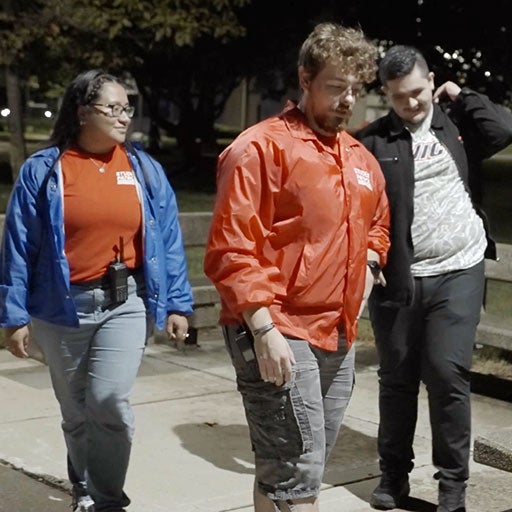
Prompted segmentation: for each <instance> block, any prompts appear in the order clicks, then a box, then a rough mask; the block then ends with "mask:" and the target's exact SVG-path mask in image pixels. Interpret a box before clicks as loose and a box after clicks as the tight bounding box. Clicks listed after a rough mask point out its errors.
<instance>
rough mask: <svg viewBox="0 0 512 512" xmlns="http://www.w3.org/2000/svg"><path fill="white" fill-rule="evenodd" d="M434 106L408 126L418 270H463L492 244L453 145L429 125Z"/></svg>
mask: <svg viewBox="0 0 512 512" xmlns="http://www.w3.org/2000/svg"><path fill="white" fill-rule="evenodd" d="M431 119H432V112H431V113H430V115H429V116H427V118H426V119H425V120H424V122H423V123H422V124H421V125H420V126H415V127H412V126H408V128H409V130H410V132H411V135H412V151H413V156H414V219H413V222H412V226H411V235H412V241H413V246H414V261H413V264H412V266H411V271H412V274H413V275H414V276H418V277H425V276H433V275H439V274H444V273H446V272H452V271H454V270H462V269H465V268H470V267H472V266H473V265H476V264H477V263H478V262H479V261H481V260H482V259H483V257H484V252H485V248H486V245H487V242H486V238H485V230H484V227H483V223H482V220H481V218H480V217H479V216H478V214H477V213H476V211H475V209H474V208H473V205H472V203H471V199H470V197H469V194H468V192H467V191H466V188H465V187H464V183H463V181H462V179H461V178H460V175H459V173H458V171H457V167H456V165H455V162H454V160H453V158H452V156H451V154H450V152H449V151H448V149H447V148H446V147H445V146H444V145H443V144H442V143H441V141H439V139H438V138H437V137H436V136H435V135H434V133H433V132H432V131H431V129H430V123H431Z"/></svg>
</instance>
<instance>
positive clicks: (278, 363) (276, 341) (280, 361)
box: [254, 327, 295, 386]
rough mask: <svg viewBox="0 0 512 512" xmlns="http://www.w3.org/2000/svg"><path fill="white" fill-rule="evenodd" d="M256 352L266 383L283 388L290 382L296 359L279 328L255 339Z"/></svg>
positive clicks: (262, 376)
mask: <svg viewBox="0 0 512 512" xmlns="http://www.w3.org/2000/svg"><path fill="white" fill-rule="evenodd" d="M254 352H255V354H256V358H257V360H258V366H259V369H260V374H261V378H262V379H263V380H264V381H265V382H271V383H272V384H275V385H276V386H282V385H283V384H284V383H285V382H289V381H290V379H291V377H292V366H293V365H294V364H295V358H294V357H293V351H292V349H291V348H290V344H289V343H288V341H287V340H286V338H285V337H284V336H283V335H282V334H281V333H280V332H279V330H278V329H277V328H275V327H274V328H273V329H271V330H270V331H268V332H266V333H265V334H260V335H257V336H255V337H254Z"/></svg>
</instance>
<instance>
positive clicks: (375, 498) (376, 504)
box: [370, 473, 411, 510]
mask: <svg viewBox="0 0 512 512" xmlns="http://www.w3.org/2000/svg"><path fill="white" fill-rule="evenodd" d="M409 492H411V489H410V487H409V477H408V475H407V474H405V475H404V474H396V473H382V476H381V478H380V483H379V485H378V486H377V487H376V488H375V490H374V491H373V492H372V495H371V498H370V505H371V506H372V507H373V508H376V509H378V510H391V509H393V508H397V507H398V505H399V504H400V502H401V500H402V499H403V498H405V497H407V496H409Z"/></svg>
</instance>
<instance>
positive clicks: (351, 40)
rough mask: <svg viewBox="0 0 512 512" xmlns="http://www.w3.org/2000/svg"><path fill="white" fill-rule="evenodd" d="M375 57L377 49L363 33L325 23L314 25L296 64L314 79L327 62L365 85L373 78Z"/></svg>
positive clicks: (335, 24) (375, 63) (375, 69)
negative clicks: (341, 68)
mask: <svg viewBox="0 0 512 512" xmlns="http://www.w3.org/2000/svg"><path fill="white" fill-rule="evenodd" d="M377 54H378V51H377V46H376V45H375V44H374V43H373V42H371V41H370V40H369V39H368V38H367V37H366V36H365V35H364V33H363V31H362V30H360V29H356V28H349V27H344V26H343V25H339V24H337V23H331V22H326V23H320V24H318V25H316V27H315V28H314V29H313V31H312V32H311V33H310V34H309V36H308V37H307V39H306V40H305V41H304V43H303V44H302V47H301V49H300V52H299V62H298V64H299V66H303V67H304V69H305V71H306V72H307V73H308V74H309V75H310V76H311V78H315V76H316V75H317V74H318V73H319V72H320V71H321V70H322V69H323V68H324V66H325V65H326V63H327V62H337V63H340V64H341V65H342V66H343V67H344V68H345V69H346V72H347V74H352V75H354V77H356V79H357V80H358V81H359V82H362V83H366V84H368V83H370V82H373V81H374V80H375V78H376V71H377Z"/></svg>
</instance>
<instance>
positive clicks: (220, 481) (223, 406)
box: [0, 340, 512, 512]
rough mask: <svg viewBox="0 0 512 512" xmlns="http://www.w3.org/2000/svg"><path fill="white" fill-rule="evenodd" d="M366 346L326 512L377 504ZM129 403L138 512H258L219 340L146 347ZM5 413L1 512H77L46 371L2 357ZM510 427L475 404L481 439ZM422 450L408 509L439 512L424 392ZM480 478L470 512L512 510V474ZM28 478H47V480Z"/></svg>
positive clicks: (0, 397)
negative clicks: (183, 347)
mask: <svg viewBox="0 0 512 512" xmlns="http://www.w3.org/2000/svg"><path fill="white" fill-rule="evenodd" d="M358 349H359V351H358V356H357V367H358V369H357V377H356V387H355V390H354V395H353V398H352V401H351V404H350V406H349V409H348V412H347V415H346V418H345V421H344V426H343V428H342V432H341V434H340V438H339V442H338V444H337V446H336V448H335V450H334V453H333V455H332V457H331V459H330V461H329V464H328V468H327V472H326V475H325V480H324V482H325V483H324V488H323V490H322V493H321V499H320V503H321V510H322V512H361V511H368V510H372V509H371V508H370V506H369V504H368V499H369V496H370V493H371V491H372V490H373V488H374V487H375V486H376V485H377V482H378V478H379V469H378V464H377V455H376V439H375V438H376V433H377V426H378V408H377V377H376V360H375V354H374V350H373V347H369V346H367V345H360V346H359V345H358ZM132 404H133V405H134V410H135V416H136V432H135V438H134V446H133V453H132V460H131V464H130V469H129V473H128V479H127V483H126V492H127V493H128V494H129V496H130V497H131V499H132V505H131V506H130V507H129V508H128V510H129V511H130V512H228V511H230V512H234V511H245V512H249V511H250V510H252V506H251V502H252V501H251V492H252V491H251V490H252V483H253V477H252V471H253V463H252V453H251V450H250V445H249V441H248V430H247V426H246V423H245V417H244V412H243V408H242V404H241V400H240V397H239V395H238V392H237V391H236V388H235V381H234V372H233V369H232V367H231V364H230V363H229V361H228V358H227V355H226V353H225V351H224V348H223V344H222V342H220V341H219V340H216V341H215V340H214V341H208V342H204V343H202V345H201V346H200V347H199V348H197V349H189V350H186V351H178V350H177V349H175V348H173V347H169V346H168V345H160V344H151V345H149V346H148V349H147V352H146V355H145V357H144V362H143V365H142V367H141V370H140V373H139V376H138V378H137V383H136V387H135V390H134V393H133V397H132ZM0 408H1V416H0V461H1V462H3V463H4V465H3V466H0V511H1V512H4V511H5V512H32V511H33V512H46V511H56V512H65V511H66V512H69V497H68V496H67V495H66V493H65V492H64V491H65V485H66V484H65V482H66V468H65V449H64V441H63V438H62V434H61V431H60V426H59V423H60V415H59V410H58V405H57V402H56V400H55V398H54V396H53V391H52V389H51V385H50V380H49V376H48V370H47V368H46V366H44V365H43V364H41V363H38V362H37V361H34V360H18V359H15V358H13V357H12V356H11V355H10V354H9V353H8V352H7V351H5V350H0ZM510 425H512V407H511V406H510V404H509V403H505V402H500V401H498V400H493V399H489V398H485V397H481V396H478V395H473V434H474V435H475V436H476V435H478V434H479V433H481V432H485V431H487V430H490V429H493V428H502V427H506V426H510ZM415 452H416V467H415V469H414V470H413V472H412V474H411V488H412V490H411V496H412V497H411V498H410V500H409V502H408V503H407V508H406V509H401V510H409V511H419V512H435V510H436V506H435V504H436V502H437V482H436V481H435V480H434V479H433V474H434V472H435V469H434V468H433V466H432V465H431V456H430V427H429V424H428V415H427V403H426V398H425V394H424V393H422V395H421V404H420V417H419V420H418V427H417V432H416V438H415ZM471 470H472V477H471V480H470V482H469V486H468V499H467V505H468V507H467V510H468V512H505V511H506V512H511V511H512V485H511V483H512V482H511V480H512V477H511V474H510V473H507V472H504V471H500V470H497V469H493V468H491V467H488V466H484V465H480V464H477V463H475V462H472V467H471ZM26 473H28V474H32V475H40V476H41V477H42V480H43V482H41V481H37V480H35V479H33V478H29V477H27V476H26ZM44 482H53V483H54V484H55V485H57V488H56V487H54V486H50V485H45V484H44ZM58 486H60V487H61V488H60V489H59V488H58ZM63 486H64V487H63ZM397 510H398V509H397Z"/></svg>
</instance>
